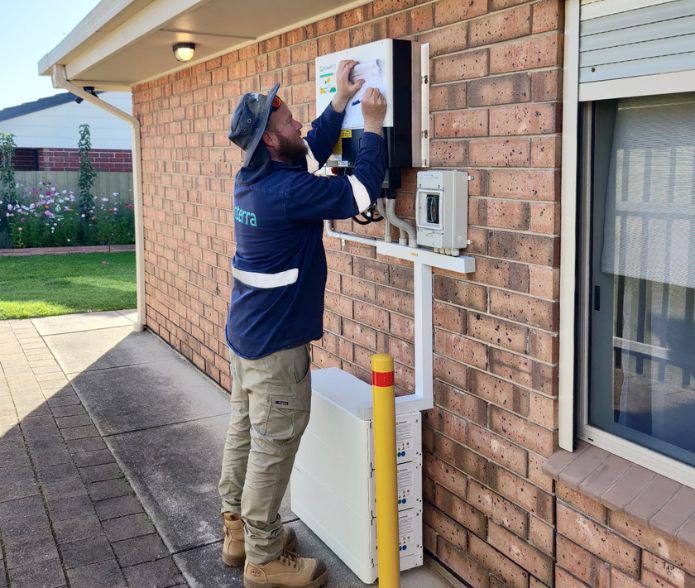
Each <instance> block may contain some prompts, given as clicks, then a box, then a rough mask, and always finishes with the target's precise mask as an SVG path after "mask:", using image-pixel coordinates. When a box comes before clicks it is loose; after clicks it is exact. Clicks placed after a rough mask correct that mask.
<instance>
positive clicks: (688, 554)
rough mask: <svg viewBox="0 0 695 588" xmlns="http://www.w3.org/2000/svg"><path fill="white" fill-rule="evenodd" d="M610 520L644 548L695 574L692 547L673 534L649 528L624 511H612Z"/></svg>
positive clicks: (615, 526)
mask: <svg viewBox="0 0 695 588" xmlns="http://www.w3.org/2000/svg"><path fill="white" fill-rule="evenodd" d="M608 521H609V525H610V528H612V529H615V530H616V531H617V532H618V533H620V534H621V535H623V536H624V537H626V538H627V539H629V540H631V541H634V542H635V543H636V544H637V545H639V546H641V547H642V548H643V549H647V550H649V551H650V552H651V553H653V554H655V555H658V556H659V557H661V558H663V559H665V560H666V561H668V562H669V563H671V564H674V565H676V566H677V567H679V568H682V569H683V570H685V571H686V572H687V573H689V574H695V557H693V551H694V550H693V548H692V547H689V546H687V545H685V544H684V543H682V542H680V541H678V539H677V538H674V537H673V536H671V535H667V534H666V533H662V532H660V531H657V530H656V529H651V528H649V527H648V526H647V525H646V524H644V523H642V522H640V521H638V520H636V519H635V518H633V517H631V516H630V515H628V514H626V513H624V512H618V511H610V512H609V515H608Z"/></svg>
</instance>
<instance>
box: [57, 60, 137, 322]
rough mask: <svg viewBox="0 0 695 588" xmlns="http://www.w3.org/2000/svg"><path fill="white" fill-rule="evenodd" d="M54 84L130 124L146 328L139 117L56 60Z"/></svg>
mask: <svg viewBox="0 0 695 588" xmlns="http://www.w3.org/2000/svg"><path fill="white" fill-rule="evenodd" d="M51 77H52V80H53V87H54V88H62V89H64V90H67V91H68V92H70V93H72V94H74V95H75V96H79V97H80V98H82V99H83V100H86V101H87V102H89V103H90V104H93V105H94V106H96V107H98V108H101V109H102V110H105V111H106V112H108V113H109V114H112V115H114V116H116V117H118V118H120V119H121V120H124V121H125V122H127V123H128V124H129V125H130V128H131V136H132V140H133V156H132V160H133V205H134V210H133V212H134V214H135V284H136V295H137V319H136V321H135V330H136V331H142V330H144V328H145V323H146V320H145V239H144V231H143V203H142V185H141V184H142V167H141V160H142V158H141V149H140V121H138V119H137V118H135V117H134V116H132V115H130V114H128V113H127V112H124V111H123V110H121V109H120V108H116V107H115V106H113V105H111V104H109V103H108V102H104V101H103V100H100V99H99V98H97V97H96V96H94V95H92V94H90V93H89V92H85V91H84V90H83V89H82V88H81V87H80V86H76V85H75V84H73V83H72V82H71V81H70V80H68V78H67V75H66V73H65V66H64V65H59V64H56V65H54V66H53V70H52V73H51Z"/></svg>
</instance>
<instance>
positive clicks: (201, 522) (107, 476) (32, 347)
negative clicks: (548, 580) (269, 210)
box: [0, 311, 450, 588]
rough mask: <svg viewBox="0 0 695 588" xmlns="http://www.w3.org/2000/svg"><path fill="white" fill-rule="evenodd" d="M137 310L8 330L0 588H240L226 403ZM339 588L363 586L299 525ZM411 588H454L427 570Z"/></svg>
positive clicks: (303, 547) (292, 522)
mask: <svg viewBox="0 0 695 588" xmlns="http://www.w3.org/2000/svg"><path fill="white" fill-rule="evenodd" d="M134 320H135V312H134V311H129V312H128V311H123V312H101V313H90V314H76V315H67V316H62V317H49V318H42V319H33V320H21V321H0V588H5V587H6V586H10V587H12V588H20V587H27V588H39V587H46V588H53V587H61V586H70V587H72V588H77V587H85V588H87V587H88V588H100V587H108V588H111V587H119V586H133V587H137V588H149V587H155V588H158V587H162V588H164V587H173V586H195V587H198V586H201V587H208V586H209V587H217V586H224V587H232V588H235V587H241V586H242V579H241V570H240V569H230V568H227V567H225V566H224V565H223V564H222V563H221V560H220V549H221V524H220V515H219V498H218V496H217V479H218V476H219V460H220V456H221V452H222V446H223V444H224V438H225V433H226V427H227V421H228V410H229V408H228V396H227V395H226V394H225V392H224V391H222V390H221V389H220V388H219V387H218V386H216V385H215V384H214V383H213V382H212V381H211V380H210V379H208V378H207V377H205V376H204V375H203V374H201V373H200V372H199V371H198V370H197V369H196V368H195V367H194V366H193V365H192V364H191V363H189V362H188V361H186V360H185V359H184V358H183V357H181V356H180V355H179V354H177V353H176V352H175V351H173V350H172V349H171V348H170V347H169V346H167V345H166V344H164V343H163V342H162V341H161V340H160V339H159V338H157V337H156V336H154V335H152V334H151V333H147V332H143V333H136V332H134V331H133V323H134ZM280 514H281V516H282V518H283V521H284V523H285V524H287V525H289V526H291V527H292V528H293V529H294V530H295V532H296V533H297V536H298V540H299V551H300V553H301V554H306V555H312V556H317V557H320V558H322V559H323V560H324V561H325V563H326V565H327V566H328V569H329V570H330V581H329V586H330V587H331V588H361V587H363V586H365V585H364V584H362V583H361V582H360V581H359V580H358V579H357V577H356V576H355V575H354V574H352V572H351V571H350V570H349V569H348V568H347V567H346V566H345V565H344V564H343V563H342V562H341V561H340V560H339V559H338V558H337V557H336V556H335V555H334V554H333V553H332V552H331V551H330V550H328V549H327V547H326V546H325V545H324V544H323V543H322V542H321V541H320V540H319V539H318V538H317V537H316V536H315V535H314V534H313V533H312V532H311V531H310V530H309V529H308V528H307V527H306V526H305V525H304V524H303V523H302V522H301V521H300V520H299V519H298V518H297V517H296V515H295V514H294V513H293V512H292V511H291V509H290V497H289V495H288V496H286V497H285V500H284V501H283V504H282V507H281V512H280ZM401 586H402V587H403V588H415V587H417V588H450V585H449V584H448V583H446V582H445V581H444V580H443V579H442V577H441V576H439V575H437V574H436V573H435V572H433V571H432V570H430V569H427V568H420V569H417V570H410V571H409V572H405V573H404V574H403V575H402V583H401Z"/></svg>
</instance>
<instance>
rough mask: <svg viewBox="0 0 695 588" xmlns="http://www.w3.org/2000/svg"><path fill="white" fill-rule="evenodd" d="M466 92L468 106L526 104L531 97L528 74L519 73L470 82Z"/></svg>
mask: <svg viewBox="0 0 695 588" xmlns="http://www.w3.org/2000/svg"><path fill="white" fill-rule="evenodd" d="M467 92H468V104H469V105H470V106H490V105H496V104H509V103H515V102H528V101H529V99H530V97H531V78H530V77H529V76H528V74H525V73H519V74H511V75H506V76H496V77H494V78H484V79H478V80H472V81H470V82H469V83H468V90H467Z"/></svg>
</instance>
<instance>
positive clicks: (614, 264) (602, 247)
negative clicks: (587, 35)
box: [575, 93, 695, 484]
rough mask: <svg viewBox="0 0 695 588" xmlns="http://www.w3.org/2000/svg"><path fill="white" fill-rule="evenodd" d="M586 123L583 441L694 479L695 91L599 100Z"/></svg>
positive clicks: (580, 356)
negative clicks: (594, 443)
mask: <svg viewBox="0 0 695 588" xmlns="http://www.w3.org/2000/svg"><path fill="white" fill-rule="evenodd" d="M583 118H584V121H583V128H584V130H583V132H582V140H583V143H584V147H583V156H582V159H583V161H582V172H581V174H582V178H583V188H582V189H581V194H582V196H581V203H580V209H579V210H580V223H579V226H580V237H579V251H580V252H581V253H580V255H579V256H578V260H579V263H578V278H579V279H578V284H579V286H580V287H579V290H578V296H579V299H578V304H577V312H578V316H577V318H578V324H579V329H578V341H577V342H578V344H577V345H576V347H575V349H576V359H575V361H576V364H575V365H576V366H577V375H578V382H579V389H580V390H581V395H580V396H581V397H580V406H579V423H578V424H579V434H580V436H582V437H584V438H587V439H589V440H590V441H594V442H597V441H598V440H599V439H600V440H601V443H600V444H601V446H602V447H604V448H605V449H608V450H609V451H614V452H616V453H619V454H623V455H624V456H625V457H628V458H632V459H633V460H634V461H638V462H639V463H644V464H647V465H651V466H654V464H655V462H660V463H661V464H662V466H663V467H655V468H654V469H657V471H659V470H661V473H665V474H666V475H671V476H672V477H676V478H679V479H681V481H684V482H686V483H690V484H692V480H693V477H695V475H694V474H693V473H692V470H691V468H690V467H689V466H692V465H695V434H694V433H693V427H694V426H695V425H694V423H695V94H692V93H689V94H670V95H662V96H648V97H639V98H622V99H616V100H601V101H597V102H594V103H589V104H587V105H585V107H584V111H583ZM638 447H639V448H646V449H647V450H648V451H645V450H644V449H638ZM640 451H641V452H642V453H640ZM660 456H666V457H660ZM664 464H665V465H664ZM684 466H685V467H684ZM673 468H676V469H678V471H679V472H680V473H676V474H675V475H674V472H673ZM684 472H685V474H684ZM684 475H685V477H686V478H687V477H688V476H690V478H689V479H687V480H684V479H683V477H684Z"/></svg>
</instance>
